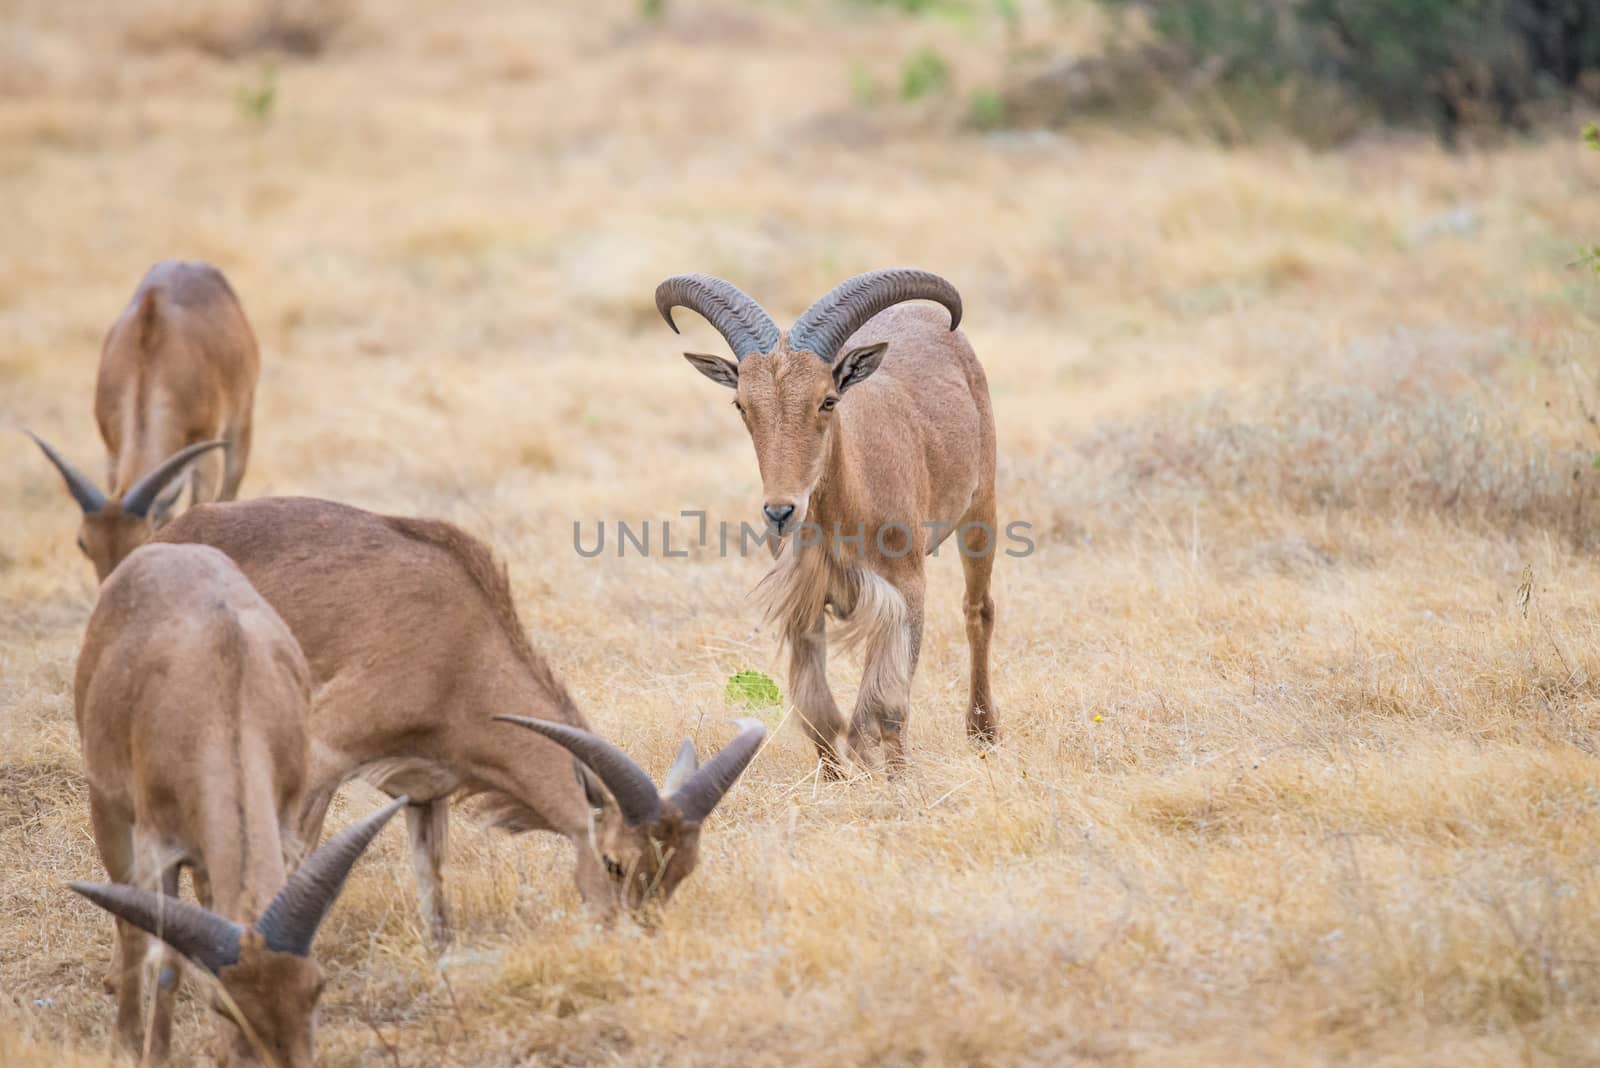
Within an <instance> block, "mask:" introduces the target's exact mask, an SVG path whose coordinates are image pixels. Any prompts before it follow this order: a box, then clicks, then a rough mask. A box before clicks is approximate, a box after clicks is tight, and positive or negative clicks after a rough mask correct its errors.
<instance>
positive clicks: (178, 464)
mask: <svg viewBox="0 0 1600 1068" xmlns="http://www.w3.org/2000/svg"><path fill="white" fill-rule="evenodd" d="M227 444H228V443H227V442H226V441H223V440H222V439H221V438H218V439H217V440H215V441H202V442H199V443H198V444H195V445H189V446H187V447H185V448H182V449H179V450H178V451H177V452H175V453H173V454H172V455H171V456H169V457H167V458H166V459H165V460H162V461H161V464H160V466H158V467H157V468H156V469H155V470H154V471H152V472H150V473H149V474H148V475H145V476H144V477H143V478H141V479H140V480H139V481H137V482H135V483H134V484H133V488H132V489H130V490H129V491H128V492H127V493H124V494H123V495H122V510H123V511H124V512H127V513H128V514H130V515H137V516H143V515H147V514H149V512H150V506H151V505H152V504H154V503H156V497H157V496H159V495H160V493H161V491H162V490H164V489H166V488H167V483H169V482H171V481H172V480H173V479H174V478H176V477H177V476H178V475H179V474H180V473H181V472H182V471H183V469H184V468H185V467H187V466H189V461H190V460H193V459H194V458H195V457H196V456H199V455H200V454H201V453H203V452H209V451H210V450H212V449H217V448H221V447H223V446H225V445H227Z"/></svg>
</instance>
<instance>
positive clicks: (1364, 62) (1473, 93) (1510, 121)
mask: <svg viewBox="0 0 1600 1068" xmlns="http://www.w3.org/2000/svg"><path fill="white" fill-rule="evenodd" d="M1099 2H1100V3H1102V4H1103V5H1105V6H1107V7H1109V8H1112V9H1114V10H1124V11H1126V10H1130V9H1132V10H1136V11H1138V12H1141V13H1142V14H1143V15H1144V16H1145V19H1146V21H1147V22H1148V25H1149V28H1150V30H1152V31H1153V33H1154V35H1155V37H1156V38H1157V39H1158V40H1159V41H1161V42H1162V43H1163V44H1165V45H1166V46H1168V47H1170V48H1172V49H1174V50H1176V52H1177V53H1178V54H1179V55H1180V56H1181V57H1183V58H1184V59H1185V60H1186V61H1187V62H1188V63H1189V64H1190V65H1191V66H1194V67H1200V66H1209V67H1210V68H1212V69H1213V70H1215V71H1216V72H1217V73H1218V75H1219V77H1220V78H1221V79H1224V80H1226V81H1227V82H1229V83H1231V84H1233V85H1246V86H1251V87H1256V88H1268V89H1270V88H1275V87H1280V86H1283V85H1285V84H1287V83H1290V82H1292V81H1303V82H1309V83H1314V84H1319V85H1323V86H1333V87H1336V88H1337V89H1338V90H1339V91H1340V92H1341V93H1342V94H1344V95H1346V96H1347V97H1348V98H1349V99H1351V100H1353V101H1355V102H1356V103H1358V104H1359V105H1361V106H1362V107H1364V108H1367V109H1370V111H1372V112H1373V113H1375V114H1377V115H1378V116H1381V117H1382V118H1385V119H1388V120H1391V121H1402V122H1405V121H1416V120H1430V121H1433V122H1435V123H1437V124H1438V126H1439V128H1440V129H1441V130H1442V131H1443V132H1444V133H1445V135H1446V136H1447V137H1453V136H1454V135H1455V134H1456V133H1457V132H1458V131H1459V130H1460V129H1462V128H1463V127H1468V126H1473V127H1480V126H1495V127H1500V126H1509V127H1513V128H1525V127H1527V126H1529V125H1531V124H1532V123H1534V122H1535V121H1537V120H1538V119H1540V118H1541V117H1543V116H1544V115H1545V114H1547V113H1548V112H1550V111H1553V110H1556V109H1557V108H1558V107H1559V106H1560V105H1561V103H1562V102H1563V101H1564V100H1565V99H1567V98H1569V97H1570V95H1571V94H1573V93H1575V92H1576V93H1580V94H1583V95H1587V96H1588V97H1590V98H1591V99H1600V4H1597V3H1595V0H1099Z"/></svg>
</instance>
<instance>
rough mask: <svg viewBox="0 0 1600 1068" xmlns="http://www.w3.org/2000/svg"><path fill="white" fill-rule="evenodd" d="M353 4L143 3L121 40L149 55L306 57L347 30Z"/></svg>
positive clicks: (280, 0) (254, 0) (299, 0)
mask: <svg viewBox="0 0 1600 1068" xmlns="http://www.w3.org/2000/svg"><path fill="white" fill-rule="evenodd" d="M353 6H354V5H353V0H147V2H146V3H144V4H142V5H138V6H137V7H135V6H133V5H130V10H129V12H128V14H127V19H128V21H127V28H126V31H125V34H124V36H125V39H126V40H127V42H128V44H129V45H130V46H131V47H133V48H135V49H139V50H143V51H151V52H154V51H162V50H165V49H170V48H188V49H193V50H194V51H197V52H204V53H206V54H208V55H213V56H217V57H219V58H222V59H237V58H239V57H241V56H244V55H248V54H250V53H255V52H279V53H282V54H284V55H290V56H298V57H311V56H317V55H320V54H322V53H323V52H324V51H326V50H327V49H328V47H329V46H330V45H331V44H332V42H333V40H334V39H335V38H336V37H337V36H338V35H339V34H341V33H343V32H344V31H346V30H347V29H348V28H349V26H350V23H351V22H352V7H353Z"/></svg>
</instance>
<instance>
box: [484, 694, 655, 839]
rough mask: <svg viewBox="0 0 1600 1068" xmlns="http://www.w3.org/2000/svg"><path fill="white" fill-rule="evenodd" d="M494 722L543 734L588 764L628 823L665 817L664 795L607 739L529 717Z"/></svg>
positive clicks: (506, 718)
mask: <svg viewBox="0 0 1600 1068" xmlns="http://www.w3.org/2000/svg"><path fill="white" fill-rule="evenodd" d="M494 718H495V719H497V720H500V721H501V722H502V723H515V724H517V726H519V727H526V728H528V729H529V730H530V731H534V732H536V733H539V734H542V735H544V736H545V737H546V738H548V739H550V740H551V741H552V742H555V743H556V744H557V745H559V746H561V747H562V748H563V749H566V750H567V751H568V752H570V753H571V754H572V755H573V756H575V757H577V758H578V759H579V760H581V761H583V762H584V763H585V764H587V765H588V766H589V770H590V771H593V772H594V773H595V774H596V775H598V776H599V777H600V781H601V782H603V783H605V784H606V789H608V790H610V791H611V796H612V797H614V798H616V799H617V807H618V808H619V809H621V810H622V818H623V819H625V820H627V821H628V823H630V824H633V825H638V824H641V823H649V822H650V821H651V820H653V819H655V818H656V817H657V816H659V815H660V814H661V795H660V794H658V793H657V792H656V784H655V783H653V782H651V781H650V776H648V775H646V774H645V773H644V769H643V768H641V767H639V765H637V764H635V763H634V762H633V760H632V759H631V758H630V757H629V756H628V754H626V753H624V752H623V751H622V750H620V749H618V748H617V747H616V746H614V745H612V744H611V743H610V742H608V741H606V740H605V739H604V738H600V737H598V736H596V735H593V734H590V733H589V732H588V731H586V730H582V729H580V728H578V727H572V726H568V725H567V724H565V723H553V722H551V721H550V720H547V719H532V718H530V717H528V716H496V717H494Z"/></svg>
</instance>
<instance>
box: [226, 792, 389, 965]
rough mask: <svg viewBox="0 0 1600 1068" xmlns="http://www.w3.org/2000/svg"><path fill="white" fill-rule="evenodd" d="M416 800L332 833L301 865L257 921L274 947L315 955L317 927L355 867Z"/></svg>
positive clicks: (259, 927) (385, 806)
mask: <svg viewBox="0 0 1600 1068" xmlns="http://www.w3.org/2000/svg"><path fill="white" fill-rule="evenodd" d="M410 803H411V799H410V798H408V797H397V798H395V799H394V800H393V801H390V802H389V803H388V804H387V805H384V806H383V807H382V808H380V809H378V811H376V812H374V813H372V815H370V816H366V817H364V818H362V819H360V820H357V821H356V822H355V823H352V824H351V825H350V826H348V827H346V828H345V829H344V830H342V831H340V832H339V833H338V834H336V835H334V836H333V837H332V838H330V839H328V840H327V841H326V842H325V843H323V845H322V846H321V848H319V849H318V850H317V851H316V852H315V853H312V854H311V855H310V856H309V857H307V858H306V859H305V860H304V861H303V862H302V863H301V865H300V867H298V868H296V869H295V872H294V874H293V875H291V876H289V881H288V882H286V883H284V884H283V889H282V890H279V891H278V893H277V895H276V896H274V897H273V899H272V904H270V905H268V906H267V911H265V912H263V913H262V914H261V918H260V919H259V920H257V921H256V930H257V931H259V932H260V933H261V939H262V941H263V942H265V943H266V945H267V948H268V949H270V950H273V951H275V952H278V953H293V954H295V955H296V956H300V957H309V956H310V955H311V943H312V940H313V939H315V938H316V937H317V928H318V927H320V926H322V920H323V918H324V917H326V916H327V915H328V910H329V909H331V908H332V907H333V903H334V901H335V900H336V899H337V898H338V896H339V891H341V890H343V889H344V881H345V879H346V878H347V877H348V876H349V874H350V869H351V868H353V867H355V864H356V861H357V860H359V859H360V858H361V854H362V853H363V852H365V851H366V848H367V846H369V845H371V844H372V840H373V839H374V838H376V837H377V836H378V832H379V831H381V830H382V829H383V825H384V824H385V823H388V822H389V820H390V819H392V818H393V817H394V814H395V813H396V812H399V811H400V810H401V809H402V808H405V807H406V806H407V805H409V804H410Z"/></svg>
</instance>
